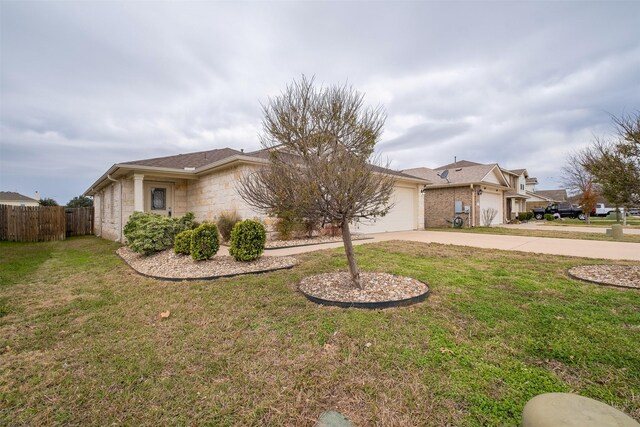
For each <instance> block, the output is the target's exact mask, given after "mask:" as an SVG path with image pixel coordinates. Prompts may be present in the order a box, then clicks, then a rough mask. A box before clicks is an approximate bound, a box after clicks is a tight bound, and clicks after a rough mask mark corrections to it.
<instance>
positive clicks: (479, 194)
mask: <svg viewBox="0 0 640 427" xmlns="http://www.w3.org/2000/svg"><path fill="white" fill-rule="evenodd" d="M477 194H478V196H482V188H481V189H479V190H478V193H477Z"/></svg>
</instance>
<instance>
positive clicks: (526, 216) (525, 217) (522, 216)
mask: <svg viewBox="0 0 640 427" xmlns="http://www.w3.org/2000/svg"><path fill="white" fill-rule="evenodd" d="M530 219H533V212H519V213H518V220H519V221H529V220H530Z"/></svg>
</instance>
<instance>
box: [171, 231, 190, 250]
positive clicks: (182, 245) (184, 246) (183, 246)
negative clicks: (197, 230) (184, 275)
mask: <svg viewBox="0 0 640 427" xmlns="http://www.w3.org/2000/svg"><path fill="white" fill-rule="evenodd" d="M192 234H193V230H185V231H183V232H182V233H178V235H177V236H176V239H175V241H174V243H173V251H174V252H175V253H177V254H182V255H190V254H191V235H192Z"/></svg>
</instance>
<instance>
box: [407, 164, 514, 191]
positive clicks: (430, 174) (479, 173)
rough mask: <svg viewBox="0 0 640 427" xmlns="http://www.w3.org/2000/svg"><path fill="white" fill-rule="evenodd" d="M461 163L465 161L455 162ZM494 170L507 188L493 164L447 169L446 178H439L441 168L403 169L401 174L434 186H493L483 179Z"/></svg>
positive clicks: (505, 182) (498, 168) (495, 165)
mask: <svg viewBox="0 0 640 427" xmlns="http://www.w3.org/2000/svg"><path fill="white" fill-rule="evenodd" d="M461 162H465V160H462V161H460V162H457V164H458V165H460V163H461ZM469 163H473V162H469ZM496 168H497V170H498V172H499V174H500V175H501V176H502V180H503V185H502V186H504V187H507V186H508V185H507V180H506V179H505V177H504V175H502V171H501V170H500V167H498V165H497V164H495V163H494V164H490V165H482V164H479V163H475V164H473V165H470V166H458V167H455V168H450V169H448V170H449V174H448V175H447V177H446V178H441V175H442V172H443V169H442V168H439V169H435V170H434V169H429V168H424V167H423V168H414V169H405V170H404V171H403V172H404V173H407V174H410V175H415V176H418V177H420V178H423V179H427V180H429V181H431V182H432V183H433V185H434V186H435V185H444V186H446V185H457V186H460V185H467V184H480V183H482V184H493V183H489V182H487V181H485V178H486V177H487V175H489V173H491V171H492V170H493V169H496ZM445 169H446V168H445Z"/></svg>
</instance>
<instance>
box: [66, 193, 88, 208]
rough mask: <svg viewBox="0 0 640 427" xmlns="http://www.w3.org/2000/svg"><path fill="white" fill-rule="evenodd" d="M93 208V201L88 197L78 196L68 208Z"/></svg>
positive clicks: (68, 204) (70, 201)
mask: <svg viewBox="0 0 640 427" xmlns="http://www.w3.org/2000/svg"><path fill="white" fill-rule="evenodd" d="M92 206H93V199H92V198H91V197H87V196H83V195H80V196H76V197H74V198H73V199H71V200H69V202H68V203H67V207H68V208H90V207H92Z"/></svg>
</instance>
